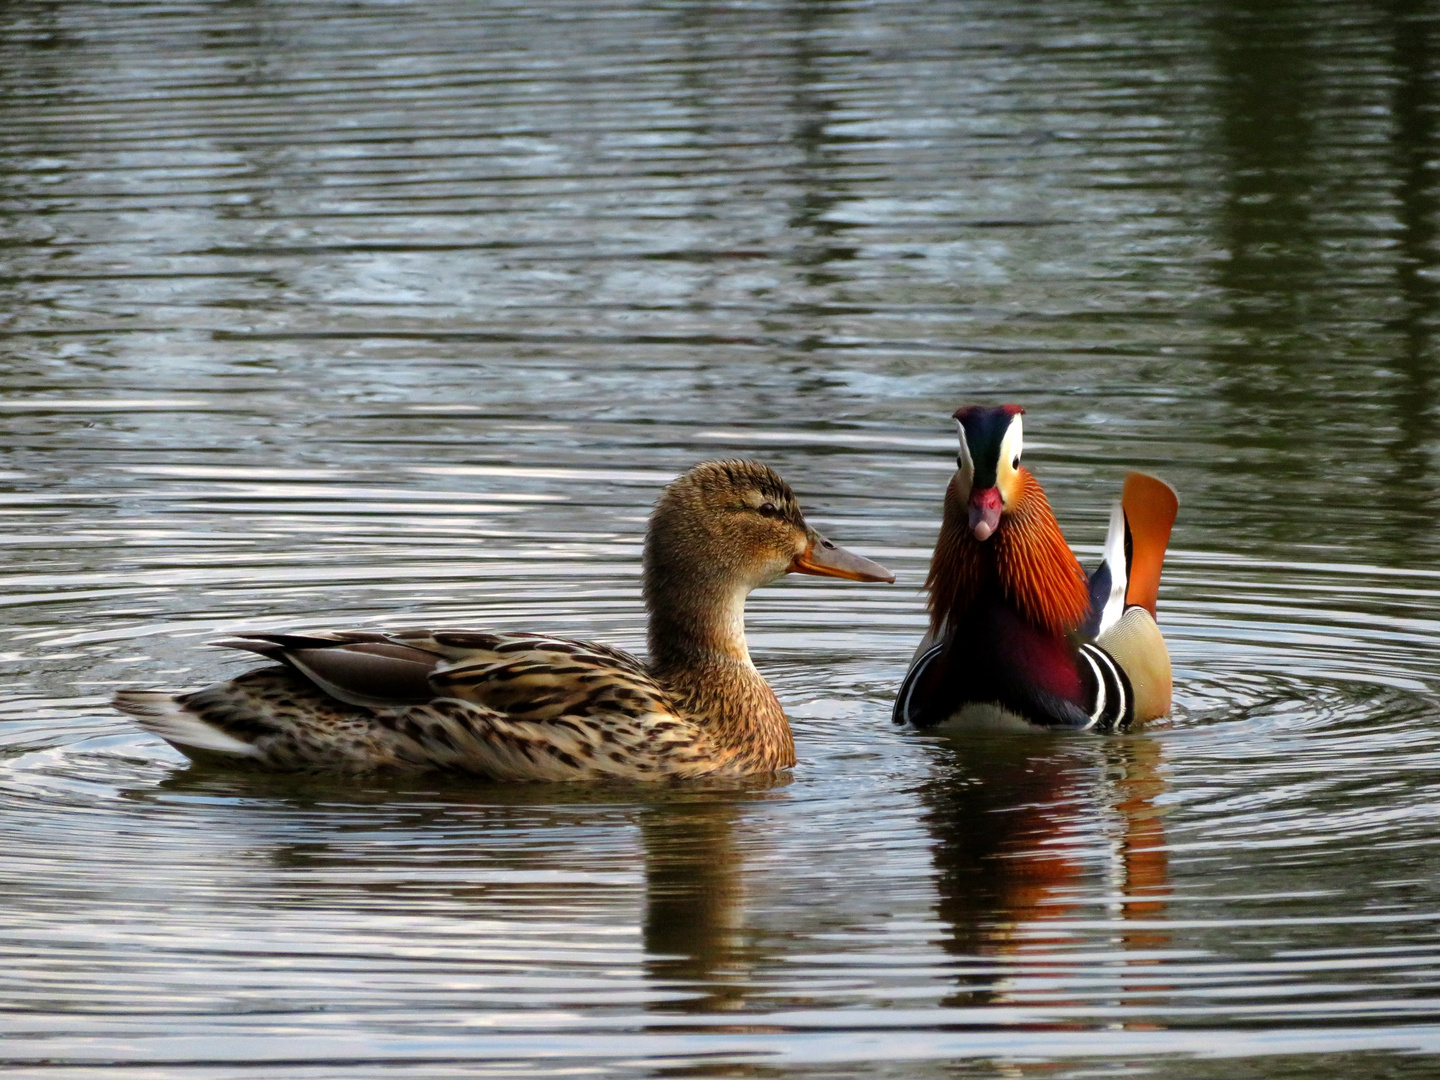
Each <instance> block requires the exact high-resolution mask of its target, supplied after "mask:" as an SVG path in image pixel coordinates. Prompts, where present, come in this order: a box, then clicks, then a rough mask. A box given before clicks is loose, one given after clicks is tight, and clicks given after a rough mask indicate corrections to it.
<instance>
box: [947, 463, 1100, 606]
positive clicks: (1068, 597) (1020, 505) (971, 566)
mask: <svg viewBox="0 0 1440 1080" xmlns="http://www.w3.org/2000/svg"><path fill="white" fill-rule="evenodd" d="M1014 490H1015V492H1016V496H1015V498H1014V499H1013V500H1011V505H1009V506H1007V507H1006V512H1005V516H1004V517H1003V518H1002V519H1001V527H1000V529H998V530H997V531H996V533H995V535H994V536H993V537H991V538H990V539H989V540H988V541H985V542H984V543H982V542H980V541H977V540H976V539H975V538H974V537H973V536H972V535H971V534H970V531H969V529H968V528H967V527H966V524H967V522H966V515H965V508H964V506H963V504H962V501H961V500H960V498H959V492H958V490H957V489H956V487H955V484H954V483H953V482H952V484H951V487H950V490H948V491H947V492H946V499H945V518H944V522H943V524H942V525H941V528H940V542H939V543H938V544H937V545H936V548H935V557H934V559H933V560H932V561H931V564H930V574H929V577H928V578H927V580H926V582H925V585H926V588H927V589H928V590H929V592H930V605H929V606H930V619H931V628H932V630H937V631H938V629H939V626H940V624H941V623H942V622H943V621H944V620H945V619H946V618H947V617H951V616H953V617H955V618H960V617H963V614H964V612H965V610H966V609H967V608H968V607H969V606H970V605H971V603H973V602H974V600H975V598H976V596H977V595H978V594H979V592H980V590H981V589H982V588H983V587H984V585H985V584H986V580H987V579H993V580H994V581H995V583H996V584H998V585H999V587H1000V589H1001V592H1002V593H1003V594H1004V596H1005V597H1006V599H1007V600H1009V601H1010V602H1011V603H1013V604H1014V605H1015V607H1016V608H1018V609H1019V611H1020V613H1021V614H1022V615H1023V616H1024V617H1025V618H1026V619H1027V620H1029V621H1030V622H1032V623H1034V624H1035V625H1036V626H1039V627H1043V628H1045V629H1046V630H1049V631H1050V632H1051V633H1055V634H1069V633H1072V632H1074V631H1075V630H1076V629H1078V628H1079V626H1080V624H1081V623H1082V622H1083V621H1084V620H1085V616H1086V615H1087V614H1088V613H1089V610H1090V593H1089V588H1088V586H1087V584H1086V580H1087V579H1086V577H1085V572H1084V570H1082V569H1081V568H1080V563H1079V561H1078V560H1077V559H1076V558H1075V554H1074V552H1072V551H1071V550H1070V545H1069V544H1067V543H1066V542H1065V537H1064V535H1063V534H1062V533H1061V532H1060V524H1059V522H1057V521H1056V520H1055V515H1054V513H1052V512H1051V510H1050V503H1049V500H1048V499H1046V498H1045V492H1044V490H1043V489H1042V488H1041V487H1040V484H1039V483H1038V482H1037V481H1036V480H1035V478H1034V477H1033V476H1031V475H1030V472H1029V471H1028V470H1026V469H1023V468H1022V469H1021V470H1020V471H1019V473H1018V474H1017V476H1016V482H1015V484H1014ZM987 548H988V550H987Z"/></svg>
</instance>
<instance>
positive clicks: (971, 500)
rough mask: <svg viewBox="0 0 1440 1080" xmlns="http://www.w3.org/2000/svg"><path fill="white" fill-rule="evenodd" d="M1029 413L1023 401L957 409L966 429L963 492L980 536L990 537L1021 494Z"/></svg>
mask: <svg viewBox="0 0 1440 1080" xmlns="http://www.w3.org/2000/svg"><path fill="white" fill-rule="evenodd" d="M1024 413H1025V410H1024V409H1022V408H1021V407H1020V406H1019V405H963V406H961V407H960V408H958V409H956V410H955V423H956V426H957V427H958V428H959V434H960V453H959V455H958V457H957V458H956V464H958V465H959V466H960V483H959V488H958V492H957V494H959V495H960V497H961V498H962V499H965V500H966V502H967V506H968V510H969V529H970V532H971V533H972V534H973V535H974V537H975V539H976V540H980V541H985V540H988V539H990V537H991V536H993V535H994V533H995V530H996V529H998V528H999V527H1000V520H1001V517H1002V516H1003V515H1004V514H1005V512H1006V511H1008V510H1010V509H1011V508H1012V507H1014V505H1015V503H1016V501H1017V500H1018V499H1019V498H1020V494H1021V485H1022V480H1021V472H1020V455H1021V453H1022V452H1023V451H1024V448H1025V446H1024V443H1025V439H1024V433H1023V430H1022V425H1021V417H1022V416H1023V415H1024Z"/></svg>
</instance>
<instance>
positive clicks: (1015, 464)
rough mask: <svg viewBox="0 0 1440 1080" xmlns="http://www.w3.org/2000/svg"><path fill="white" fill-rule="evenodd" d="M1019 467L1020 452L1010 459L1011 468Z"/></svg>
mask: <svg viewBox="0 0 1440 1080" xmlns="http://www.w3.org/2000/svg"><path fill="white" fill-rule="evenodd" d="M1019 467H1020V455H1019V454H1016V455H1015V456H1014V457H1013V458H1011V459H1010V468H1012V469H1018V468H1019Z"/></svg>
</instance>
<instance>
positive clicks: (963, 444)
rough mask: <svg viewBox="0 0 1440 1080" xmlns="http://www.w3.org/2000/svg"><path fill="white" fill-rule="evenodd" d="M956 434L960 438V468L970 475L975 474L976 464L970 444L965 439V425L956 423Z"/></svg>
mask: <svg viewBox="0 0 1440 1080" xmlns="http://www.w3.org/2000/svg"><path fill="white" fill-rule="evenodd" d="M955 434H957V435H959V436H960V468H962V469H965V470H967V471H968V472H970V473H974V472H975V462H974V460H973V459H972V458H971V457H970V443H969V440H967V439H966V438H965V425H964V424H962V423H960V421H959V420H956V421H955Z"/></svg>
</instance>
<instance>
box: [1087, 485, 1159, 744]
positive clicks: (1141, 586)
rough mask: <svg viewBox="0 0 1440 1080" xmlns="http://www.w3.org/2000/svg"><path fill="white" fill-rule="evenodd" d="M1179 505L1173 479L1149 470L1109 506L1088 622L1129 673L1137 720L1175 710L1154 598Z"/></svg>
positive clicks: (1098, 641) (1099, 642) (1091, 631)
mask: <svg viewBox="0 0 1440 1080" xmlns="http://www.w3.org/2000/svg"><path fill="white" fill-rule="evenodd" d="M1179 508H1180V500H1179V499H1178V498H1176V496H1175V491H1174V489H1173V488H1171V487H1170V485H1169V484H1167V483H1165V482H1164V481H1162V480H1157V479H1155V477H1153V476H1146V475H1145V474H1144V473H1131V474H1130V475H1129V476H1127V477H1126V478H1125V488H1124V491H1123V492H1122V493H1121V496H1120V501H1119V502H1117V503H1116V504H1115V507H1114V509H1113V510H1111V512H1110V531H1109V533H1108V535H1107V536H1106V537H1105V559H1104V561H1103V562H1101V564H1100V566H1099V567H1098V568H1097V569H1096V571H1095V573H1094V574H1092V575H1091V576H1090V612H1091V614H1090V621H1089V623H1088V624H1087V625H1086V627H1085V629H1086V631H1088V633H1089V635H1090V636H1091V637H1092V638H1093V639H1094V641H1095V644H1097V645H1099V646H1100V647H1101V648H1102V649H1104V650H1105V651H1106V652H1107V653H1109V654H1110V656H1111V658H1112V659H1114V660H1115V662H1116V663H1118V664H1119V665H1120V667H1121V669H1122V670H1123V671H1124V672H1125V676H1126V678H1127V679H1128V680H1129V682H1130V688H1131V694H1132V696H1133V699H1134V701H1133V712H1134V716H1133V719H1135V720H1138V721H1144V720H1154V719H1156V718H1157V717H1161V716H1164V715H1165V714H1166V713H1168V712H1169V711H1170V695H1171V674H1170V654H1169V652H1168V650H1167V649H1166V648H1165V639H1164V637H1162V636H1161V634H1160V628H1159V627H1158V626H1157V625H1156V624H1155V599H1156V596H1157V595H1158V594H1159V591H1160V570H1161V567H1163V566H1164V564H1165V547H1166V545H1167V544H1168V543H1169V542H1170V529H1171V527H1172V526H1173V525H1174V524H1175V514H1176V512H1177V511H1178V510H1179Z"/></svg>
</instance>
